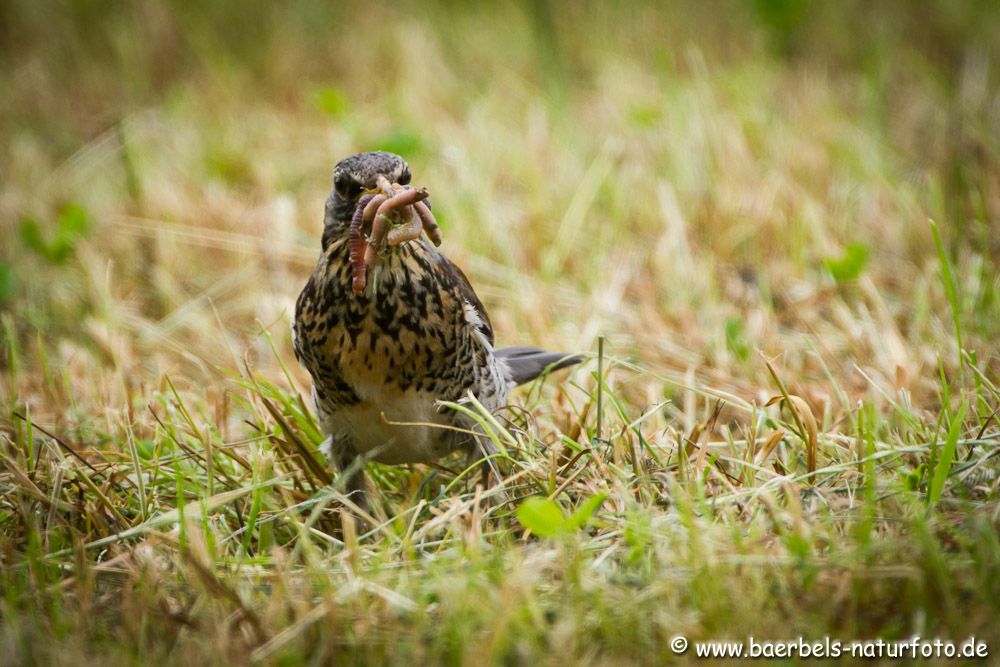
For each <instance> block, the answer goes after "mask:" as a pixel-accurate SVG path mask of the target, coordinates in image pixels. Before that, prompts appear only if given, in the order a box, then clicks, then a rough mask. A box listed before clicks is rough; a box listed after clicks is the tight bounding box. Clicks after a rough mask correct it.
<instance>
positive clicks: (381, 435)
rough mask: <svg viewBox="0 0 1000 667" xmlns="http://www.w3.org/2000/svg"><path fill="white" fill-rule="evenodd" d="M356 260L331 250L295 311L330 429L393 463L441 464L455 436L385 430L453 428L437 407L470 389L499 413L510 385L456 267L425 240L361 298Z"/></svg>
mask: <svg viewBox="0 0 1000 667" xmlns="http://www.w3.org/2000/svg"><path fill="white" fill-rule="evenodd" d="M347 252H348V251H347V243H346V241H344V240H338V241H336V242H334V243H332V244H331V245H330V246H329V247H328V248H327V250H326V252H324V254H323V256H321V257H320V260H319V263H318V265H317V267H316V270H315V272H314V273H313V276H312V277H311V278H310V280H309V282H308V283H307V285H306V287H305V289H304V290H303V292H302V294H301V295H300V297H299V301H298V303H297V305H296V311H297V313H296V325H295V329H294V336H295V349H296V355H297V356H298V357H299V359H300V360H301V361H302V362H303V364H304V365H305V366H306V368H307V369H308V370H309V372H310V374H311V375H312V376H313V382H314V391H315V394H316V405H317V409H318V410H319V413H320V418H321V420H323V422H324V426H325V429H324V430H326V431H327V432H333V433H339V432H344V433H351V434H352V442H351V445H352V447H353V448H354V449H355V450H356V451H358V452H359V453H360V452H366V451H371V450H372V449H376V448H377V449H378V450H379V451H380V452H382V453H381V454H379V453H376V455H375V458H376V459H377V460H381V461H384V462H386V463H399V462H405V461H427V460H433V459H436V458H438V457H440V456H441V455H442V454H443V453H445V452H446V451H448V449H449V448H450V446H451V444H450V443H453V442H454V441H455V440H456V438H455V436H454V433H453V432H451V431H448V430H445V429H440V428H433V427H429V426H406V427H404V426H393V425H390V424H387V423H386V421H387V420H388V421H396V422H398V421H405V422H434V423H439V424H440V423H449V424H450V423H454V418H453V413H442V412H441V411H440V410H439V409H438V407H437V406H436V405H435V403H436V401H437V400H439V399H444V400H458V399H461V398H462V397H464V396H465V395H466V394H467V392H468V391H470V390H472V391H473V393H475V394H476V395H477V397H478V398H479V399H480V400H481V401H483V402H484V404H486V405H487V407H489V408H490V409H494V408H496V407H499V406H500V405H501V404H502V403H503V402H504V401H505V400H506V386H505V384H504V382H503V380H502V372H499V370H498V368H497V362H496V359H495V358H494V357H493V350H492V346H491V345H490V343H489V341H488V340H487V336H485V335H484V334H483V331H481V330H479V327H482V326H483V324H482V322H481V321H479V322H477V321H476V320H477V319H478V318H477V316H476V313H475V312H472V313H471V314H470V310H469V308H470V306H469V305H468V301H467V300H466V298H465V296H464V294H463V292H462V290H461V288H460V285H459V284H458V281H457V280H456V277H455V273H454V272H455V271H456V269H455V267H454V265H452V264H451V263H450V262H449V261H448V260H447V259H445V258H444V257H443V256H442V255H441V254H440V253H438V251H437V250H436V249H435V248H434V247H433V246H432V245H431V244H430V243H429V242H428V241H426V240H425V239H423V238H421V239H419V240H418V241H414V242H410V243H407V244H404V245H402V246H399V247H397V248H394V249H392V250H391V251H389V252H388V253H387V254H386V255H385V256H384V257H382V258H381V259H380V261H378V262H377V263H376V264H375V265H374V266H373V267H372V268H371V270H370V273H369V277H368V284H367V286H366V288H365V291H364V293H362V294H361V295H358V296H355V295H354V294H353V293H352V292H351V289H350V281H351V270H350V263H349V261H348V256H347ZM473 311H474V309H473ZM470 315H471V316H470ZM383 414H384V418H383Z"/></svg>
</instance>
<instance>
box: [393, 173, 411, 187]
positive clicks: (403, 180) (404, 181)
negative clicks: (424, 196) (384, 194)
mask: <svg viewBox="0 0 1000 667" xmlns="http://www.w3.org/2000/svg"><path fill="white" fill-rule="evenodd" d="M410 176H411V175H410V171H409V170H406V171H404V172H403V173H402V174H400V175H399V180H398V181H396V182H397V183H399V184H400V185H409V184H410Z"/></svg>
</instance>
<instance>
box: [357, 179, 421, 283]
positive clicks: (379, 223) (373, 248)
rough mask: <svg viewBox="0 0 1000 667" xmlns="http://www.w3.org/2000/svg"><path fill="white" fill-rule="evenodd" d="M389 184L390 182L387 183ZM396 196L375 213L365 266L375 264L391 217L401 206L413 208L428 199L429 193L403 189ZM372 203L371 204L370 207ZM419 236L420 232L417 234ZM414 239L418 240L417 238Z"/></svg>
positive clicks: (382, 204)
mask: <svg viewBox="0 0 1000 667" xmlns="http://www.w3.org/2000/svg"><path fill="white" fill-rule="evenodd" d="M386 182H388V181H386ZM395 192H396V194H395V195H393V196H392V197H390V198H389V199H386V200H385V201H383V202H382V203H381V204H380V205H379V207H378V210H377V211H375V220H374V221H373V222H372V233H371V235H370V236H369V237H368V238H369V244H368V248H367V249H366V250H365V266H366V267H367V266H371V265H372V264H374V263H375V255H376V253H377V252H378V248H379V246H381V245H382V241H384V240H385V235H386V232H387V231H388V228H389V223H390V222H391V220H390V218H389V216H390V214H392V213H393V212H394V211H395V210H396V209H397V208H399V207H400V206H412V205H413V204H416V203H417V202H419V201H422V200H424V199H427V196H428V192H427V188H420V189H414V188H409V189H402V190H396V191H395ZM370 205H371V202H369V206H370ZM417 235H418V236H419V232H418V233H417ZM413 238H416V237H415V236H414V237H413Z"/></svg>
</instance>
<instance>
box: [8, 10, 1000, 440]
mask: <svg viewBox="0 0 1000 667" xmlns="http://www.w3.org/2000/svg"><path fill="white" fill-rule="evenodd" d="M998 14H1000V12H998V11H997V6H996V3H995V2H991V1H989V0H987V1H982V2H975V1H970V2H954V3H920V4H914V3H905V2H899V3H893V2H885V3H870V2H862V1H856V2H839V3H824V2H813V1H811V0H752V1H747V2H719V3H702V2H693V1H691V2H671V3H657V2H648V3H647V2H635V3H580V2H555V1H546V0H535V1H528V2H510V3H497V4H493V3H489V4H488V5H484V6H471V5H467V4H466V3H458V2H438V1H423V2H400V3H360V2H357V3H355V2H344V3H326V2H308V1H307V2H298V3H291V4H286V3H272V2H263V1H254V0H249V1H246V0H241V1H240V2H230V1H219V2H211V3H204V2H189V1H184V0H178V1H176V2H166V1H153V0H151V1H148V2H99V1H95V0H72V1H70V0H66V1H63V2H59V1H43V2H35V1H30V0H8V1H7V2H4V3H3V5H2V7H0V90H3V94H2V95H0V147H2V151H3V158H2V160H0V226H2V234H3V239H4V241H3V244H2V250H0V304H2V306H0V308H2V313H3V315H2V322H3V336H4V338H5V341H6V344H5V345H4V352H3V363H4V365H6V366H11V365H12V364H15V357H16V358H20V359H32V360H35V361H32V362H31V364H35V363H38V364H40V365H39V366H38V367H37V368H33V369H29V370H30V371H31V372H28V373H22V374H18V375H17V376H16V380H13V379H12V380H11V382H16V383H17V384H18V386H17V387H16V388H15V392H14V393H16V394H18V395H19V396H20V397H21V399H22V400H24V401H27V402H28V403H32V404H33V409H34V410H37V411H39V412H40V413H50V416H51V417H53V418H56V419H61V415H62V413H63V412H64V411H67V410H69V411H73V410H77V411H78V412H80V413H86V414H89V415H93V414H95V412H100V406H116V405H118V406H120V405H121V404H122V403H123V402H124V401H125V398H124V397H125V396H126V395H128V394H129V393H130V392H132V391H139V392H140V393H141V392H142V391H143V390H142V387H144V386H145V385H146V384H156V383H158V382H160V378H161V377H162V375H163V374H164V373H170V374H171V375H172V376H173V377H174V378H175V379H176V381H177V382H179V383H181V384H183V385H186V386H188V388H190V389H192V390H195V391H197V392H200V393H204V392H208V393H209V394H211V392H213V391H215V389H214V388H213V386H212V385H207V388H206V385H205V381H206V378H215V377H217V376H216V375H215V372H214V370H213V369H214V367H216V366H219V367H223V368H229V369H234V368H238V367H240V366H241V364H242V359H243V358H244V357H246V358H247V359H248V360H249V361H250V362H251V364H252V365H254V366H255V367H258V368H261V369H262V370H263V371H264V372H275V371H276V369H277V365H276V359H283V360H284V361H285V362H287V363H288V364H289V366H290V370H291V372H292V374H293V376H294V377H295V378H296V379H297V381H298V382H301V383H302V384H303V386H304V385H305V383H306V376H305V374H304V373H302V372H301V371H300V370H299V369H298V368H297V365H296V364H295V363H294V360H293V358H292V355H291V351H290V344H289V335H288V328H289V322H290V319H291V315H292V309H293V303H294V299H295V297H296V296H297V294H298V292H299V290H300V288H301V286H302V285H303V283H304V282H305V280H306V278H307V276H308V275H309V273H310V272H311V269H312V266H313V264H314V262H315V259H316V256H317V254H318V251H319V236H320V231H321V222H322V212H323V204H324V200H325V197H326V194H327V192H328V191H329V188H330V174H331V168H332V166H333V164H334V163H335V162H336V161H337V160H339V159H340V158H342V157H344V156H346V155H348V154H350V153H353V152H356V151H362V150H375V149H382V150H390V151H395V152H397V153H399V154H400V155H402V156H404V157H405V158H406V159H407V160H409V162H410V163H411V165H412V166H413V169H414V174H415V176H414V183H418V184H421V185H426V186H427V187H429V188H430V190H431V192H432V194H433V196H434V203H435V211H436V212H438V217H439V220H440V222H441V224H442V228H443V232H444V238H445V245H444V248H443V249H444V251H445V252H446V253H447V254H449V255H450V256H451V257H453V258H454V259H455V260H456V261H457V262H458V263H459V264H460V265H461V266H463V267H464V268H466V269H467V272H468V273H469V274H470V278H471V280H472V282H473V284H474V285H475V286H476V287H477V290H478V291H479V292H480V295H481V296H482V298H483V300H484V302H485V303H486V305H487V307H488V308H489V309H490V312H491V314H492V315H493V319H494V323H495V324H496V327H497V330H498V341H500V342H501V343H502V344H522V343H528V342H532V343H536V344H543V345H546V346H549V347H552V348H556V349H566V350H593V349H594V348H595V340H596V337H597V336H598V335H600V334H605V335H607V336H608V337H609V344H610V346H609V349H610V350H611V352H612V353H613V354H615V355H620V356H622V357H629V358H632V359H636V360H638V361H640V362H641V363H642V364H644V365H645V366H646V367H648V368H654V369H657V370H658V371H662V372H665V373H674V374H677V375H678V376H683V375H684V374H690V373H693V372H694V371H697V372H698V374H699V377H703V378H706V381H707V382H711V383H713V386H716V387H720V388H726V389H727V390H731V391H733V392H735V393H736V394H737V395H740V396H742V397H744V398H747V399H751V398H756V397H757V396H758V395H763V394H762V393H761V392H762V390H758V389H756V387H757V386H759V384H766V380H765V378H766V377H767V376H766V371H765V369H764V368H763V365H762V364H761V363H759V358H758V357H757V355H756V350H758V349H760V350H762V351H764V352H765V353H767V354H768V355H769V356H775V355H780V363H781V366H782V368H783V369H784V371H785V372H787V373H788V374H789V376H790V377H791V380H790V381H792V382H793V383H795V384H798V385H800V386H798V387H797V391H799V392H800V393H801V394H803V395H805V396H807V397H809V398H810V400H813V401H816V402H817V403H818V404H819V405H824V406H827V409H826V412H825V414H826V415H827V418H828V420H829V419H833V415H834V414H835V412H836V410H835V409H834V408H835V407H836V406H837V405H838V404H839V405H841V407H845V408H846V406H847V404H846V402H845V395H846V394H845V392H846V393H850V394H851V396H852V400H853V398H856V397H857V396H858V395H864V396H870V397H871V398H872V399H873V400H875V401H880V400H881V398H880V392H878V391H874V390H873V386H879V387H885V388H891V389H893V390H898V389H905V390H907V391H909V392H912V395H913V396H915V397H923V398H926V399H927V400H929V401H931V402H933V400H934V397H935V395H936V394H935V392H936V387H937V384H936V383H937V379H936V374H937V369H938V364H939V362H940V363H941V364H943V366H942V367H943V368H945V369H946V370H949V372H950V371H953V370H954V369H955V368H956V367H957V364H958V354H957V351H956V350H955V345H954V342H953V339H952V337H953V335H954V327H953V319H954V318H953V317H952V313H951V311H950V308H949V305H948V301H947V298H946V297H947V294H946V292H947V290H946V287H945V283H944V281H943V280H942V277H941V274H940V264H939V258H938V255H937V252H936V250H935V244H934V239H933V236H932V233H931V230H930V227H929V225H928V219H929V218H933V219H934V220H936V221H937V223H938V225H939V226H940V228H941V230H942V236H943V243H944V248H945V249H946V252H947V256H948V258H949V260H950V261H951V262H952V263H953V264H954V267H955V274H956V278H955V279H956V282H957V284H959V285H960V286H961V289H960V291H959V295H958V310H959V312H958V314H957V318H958V321H959V322H961V325H962V328H963V334H964V335H965V337H966V347H971V348H975V347H977V345H978V347H979V349H983V346H984V345H986V347H987V348H988V347H989V345H988V344H989V341H995V339H996V336H997V335H998V334H1000V301H998V299H997V290H998V281H997V262H998V261H1000V169H998V166H1000V95H998V81H1000V72H998V69H997V64H998V60H997V51H998V49H1000V16H998ZM263 332H270V334H271V338H273V345H274V346H275V348H276V350H277V355H274V354H272V352H271V351H270V345H271V343H270V342H269V341H268V337H267V336H265V335H263ZM986 363H987V364H988V365H989V364H992V365H993V366H992V367H993V368H994V369H995V368H996V360H995V359H988V360H987V361H986ZM855 366H858V367H861V368H864V369H865V371H866V373H867V374H868V376H869V379H866V378H864V377H862V376H860V375H859V374H858V373H857V372H856V371H855ZM46 369H48V370H46ZM52 369H59V371H60V373H63V375H62V376H61V379H58V380H55V381H54V380H53V379H52V377H53V376H52V375H51V374H50V371H51V370H52ZM22 370H23V369H22ZM34 370H43V371H44V372H40V373H36V372H33V371H34ZM8 376H9V377H10V378H14V377H15V375H13V374H8ZM637 391H638V393H639V394H640V395H642V394H643V393H644V392H645V393H650V394H656V393H657V392H660V391H662V389H660V388H659V386H658V385H657V387H656V388H654V389H650V388H649V387H644V386H640V387H638V388H637ZM123 392H124V393H123ZM854 392H857V393H854ZM765 393H766V392H765ZM838 394H839V395H840V398H839V399H838ZM60 397H61V398H60ZM659 398H662V397H661V396H656V395H650V396H649V397H648V400H650V401H654V400H658V399H659ZM64 399H65V400H64ZM918 402H919V401H918ZM67 406H69V407H67ZM830 406H834V407H830ZM827 424H829V421H828V422H827Z"/></svg>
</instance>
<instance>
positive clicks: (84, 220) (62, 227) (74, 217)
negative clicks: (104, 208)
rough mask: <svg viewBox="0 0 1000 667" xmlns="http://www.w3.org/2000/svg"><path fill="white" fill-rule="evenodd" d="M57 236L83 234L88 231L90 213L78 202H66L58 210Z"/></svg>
mask: <svg viewBox="0 0 1000 667" xmlns="http://www.w3.org/2000/svg"><path fill="white" fill-rule="evenodd" d="M57 224H58V227H59V236H62V237H72V236H85V235H86V234H87V232H89V231H90V215H89V214H88V213H87V210H86V209H85V208H83V207H82V206H80V205H79V204H66V205H65V206H63V207H62V210H60V211H59V218H58V221H57Z"/></svg>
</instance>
